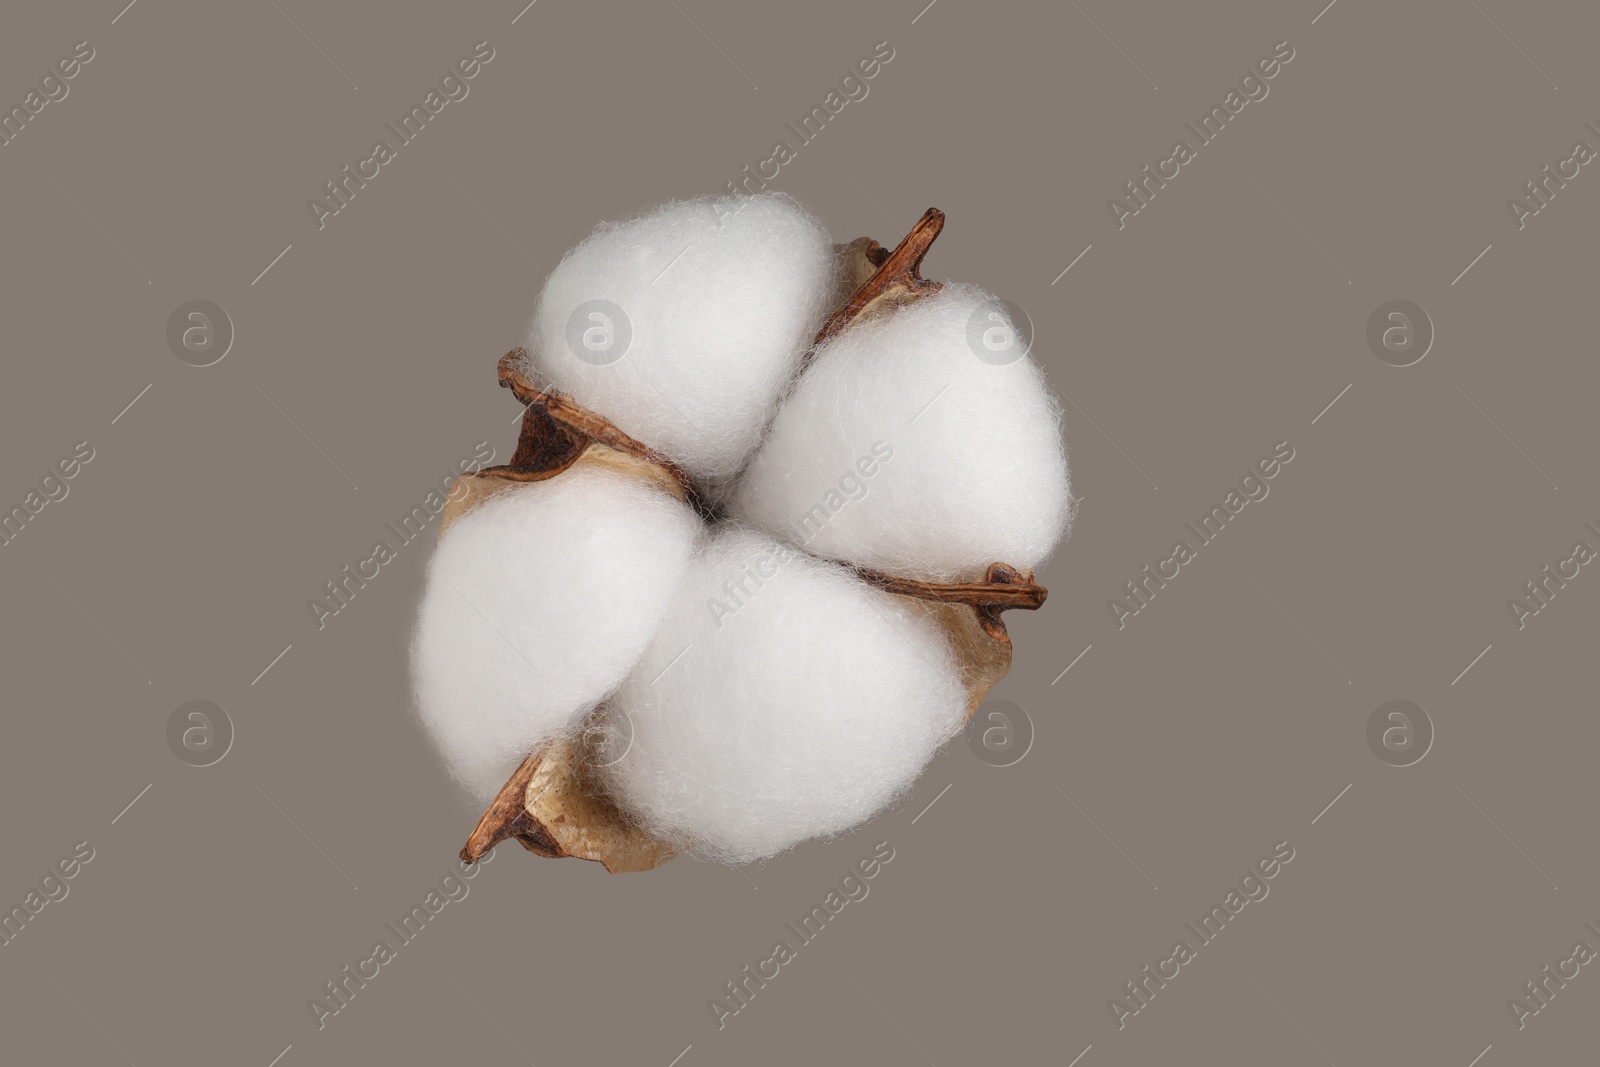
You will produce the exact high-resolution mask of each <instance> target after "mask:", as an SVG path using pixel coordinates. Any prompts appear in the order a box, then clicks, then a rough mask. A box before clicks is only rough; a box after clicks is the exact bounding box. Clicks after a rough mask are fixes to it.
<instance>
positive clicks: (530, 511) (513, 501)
mask: <svg viewBox="0 0 1600 1067" xmlns="http://www.w3.org/2000/svg"><path fill="white" fill-rule="evenodd" d="M700 531H701V525H700V522H699V519H698V518H697V517H696V516H695V515H694V513H693V512H692V511H691V510H690V509H689V508H688V507H687V506H686V505H684V504H682V503H679V502H678V501H677V500H674V499H673V498H671V497H669V496H667V495H666V494H665V493H662V492H660V491H658V490H656V489H653V488H651V487H650V486H648V485H644V484H641V483H639V482H638V481H636V480H634V479H632V478H629V477H628V476H626V475H623V474H618V473H616V472H613V471H608V470H596V469H594V468H587V467H582V466H579V467H574V468H572V469H571V470H568V471H566V472H564V473H562V474H559V475H557V476H556V477H554V478H551V479H549V480H547V481H542V482H530V483H528V484H526V485H519V486H516V487H514V488H510V489H505V490H502V491H501V492H499V493H497V494H495V495H494V496H492V497H490V498H489V499H488V500H487V501H485V502H484V503H482V504H480V505H479V506H478V507H476V508H474V509H473V510H471V511H469V512H467V514H465V515H464V516H462V517H461V518H459V519H457V520H456V521H455V522H454V523H452V524H451V526H450V529H449V530H448V531H446V533H445V535H444V537H443V538H442V539H441V540H440V542H439V545H438V547H437V549H436V550H435V552H434V556H433V561H432V563H431V564H430V565H429V567H428V579H427V585H426V589H425V590H424V592H423V597H422V608H421V612H420V615H419V619H418V622H417V628H416V633H415V637H414V639H413V644H412V674H413V682H414V690H415V696H416V704H417V708H418V711H419V713H420V715H421V717H422V721H423V724H424V725H425V726H426V727H427V729H428V733H429V734H430V735H431V736H432V738H433V741H434V744H435V745H436V746H437V747H438V748H439V750H440V751H441V753H442V754H443V755H444V759H445V762H446V763H447V764H448V765H449V768H450V771H451V773H452V774H453V775H454V776H455V778H456V779H457V780H458V781H459V782H460V783H461V784H462V786H464V787H465V788H466V790H467V791H468V792H469V793H470V794H471V795H472V798H473V800H474V801H476V802H477V803H479V804H480V805H481V804H485V803H487V802H488V801H489V800H490V799H491V798H492V797H493V796H494V794H495V793H496V792H497V791H498V790H499V789H500V787H501V786H502V785H504V784H505V780H506V779H507V778H509V777H510V776H511V773H512V771H514V770H516V768H517V765H518V764H519V763H521V762H522V760H523V758H524V757H526V756H527V755H528V754H529V753H530V752H531V751H532V750H533V749H534V748H536V747H537V746H538V745H540V744H541V743H543V742H544V741H546V740H548V739H550V738H551V737H553V736H555V735H557V734H560V733H562V732H563V731H566V730H568V729H570V728H572V727H573V726H574V725H575V724H576V722H577V720H578V719H580V718H581V717H582V715H583V714H584V713H585V712H586V711H588V710H590V709H591V708H593V707H594V706H595V704H596V703H598V702H599V701H600V699H601V698H602V697H604V696H605V694H606V693H607V692H608V691H610V690H611V689H612V688H614V687H615V686H616V685H617V684H618V683H619V682H621V681H622V679H623V677H624V676H625V675H626V674H627V673H628V671H629V669H630V668H632V667H633V665H634V663H635V661H637V660H638V658H639V656H640V654H641V653H642V652H643V651H644V648H645V646H646V644H647V643H648V642H649V640H650V637H651V635H652V634H654V632H655V629H656V626H657V624H658V623H659V622H660V620H661V618H662V615H663V613H664V612H665V610H666V608H667V606H668V604H669V603H670V602H671V597H672V592H673V590H674V589H675V588H676V586H677V584H678V582H679V580H680V579H681V577H682V575H683V572H684V568H685V567H686V566H687V564H688V561H689V557H690V555H691V553H692V549H693V545H694V542H695V539H696V537H697V536H698V535H699V533H700Z"/></svg>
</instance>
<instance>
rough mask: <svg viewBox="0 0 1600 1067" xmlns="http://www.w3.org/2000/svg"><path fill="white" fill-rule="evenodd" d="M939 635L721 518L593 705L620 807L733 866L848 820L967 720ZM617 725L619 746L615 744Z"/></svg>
mask: <svg viewBox="0 0 1600 1067" xmlns="http://www.w3.org/2000/svg"><path fill="white" fill-rule="evenodd" d="M966 703H967V696H966V692H965V690H964V689H963V687H962V683H961V668H960V667H959V666H958V665H957V663H956V661H955V659H954V657H953V655H952V653H951V651H950V647H949V643H948V640H947V639H946V637H945V636H944V633H943V631H942V630H941V629H940V628H939V627H938V625H937V624H936V623H935V622H934V621H933V620H932V619H931V618H929V617H928V616H927V615H926V614H925V613H923V612H921V611H919V610H918V609H917V608H915V607H908V606H906V605H905V604H904V603H903V602H902V601H900V600H898V599H897V598H895V597H892V596H890V595H888V594H887V593H884V592H882V591H881V590H878V589H876V588H874V587H872V586H869V585H867V584H866V583H865V582H863V581H861V580H860V579H859V578H856V577H855V576H854V575H853V574H851V573H850V572H849V571H848V570H847V569H845V568H843V567H840V566H838V565H837V564H834V563H827V562H823V561H820V560H816V559H812V558H810V557H808V556H806V555H804V554H803V553H799V552H796V551H795V550H794V549H792V548H790V547H788V546H787V545H782V544H779V543H777V542H775V541H772V540H770V539H768V538H767V537H765V536H763V535H761V534H758V533H754V532H751V531H746V530H741V529H737V528H733V527H724V528H723V529H722V530H720V531H719V532H718V533H717V534H716V535H715V536H714V538H713V539H712V540H711V542H710V543H709V544H708V545H707V546H706V547H705V548H704V549H702V551H701V554H700V555H698V556H697V557H696V558H695V560H694V562H693V563H691V564H690V566H689V570H688V573H687V575H686V576H685V578H684V582H683V586H682V588H681V589H680V590H679V592H678V593H677V594H676V596H675V597H674V598H673V603H672V607H671V609H670V610H669V611H668V613H667V618H666V620H665V622H664V623H663V624H662V627H661V629H660V631H659V632H658V634H657V636H656V638H655V640H654V641H652V642H651V644H650V648H649V649H648V651H646V653H645V655H644V658H643V659H642V660H641V661H640V662H639V665H638V666H637V667H636V668H635V669H634V671H633V672H632V673H631V674H630V675H629V676H628V680H627V681H626V682H625V683H623V686H622V688H621V689H620V690H618V691H617V693H616V694H615V695H614V696H613V697H612V698H611V699H610V700H608V701H607V704H606V715H607V717H608V720H609V723H610V725H609V727H608V729H609V731H610V732H611V736H610V738H609V739H608V742H607V745H606V746H604V749H603V750H604V751H607V752H614V751H617V750H622V753H623V754H622V755H621V756H620V758H616V757H615V756H608V757H607V758H608V759H610V760H612V762H610V763H609V765H607V766H605V767H604V768H603V771H602V773H603V774H604V775H605V777H606V782H607V785H608V787H609V789H610V791H611V793H612V795H613V796H614V797H615V798H616V799H617V800H618V802H619V804H620V806H621V807H622V809H623V810H624V811H625V812H627V813H628V814H629V815H630V816H631V817H633V818H634V819H636V820H638V822H639V823H640V824H641V825H643V826H644V827H645V828H646V829H648V830H651V831H652V832H654V833H655V834H657V835H658V836H662V837H665V838H667V839H669V840H674V841H679V842H684V843H687V844H689V845H691V846H693V847H695V848H697V849H698V850H699V851H700V853H701V854H703V855H705V856H707V857H708V858H714V859H717V860H721V861H725V862H730V863H744V862H749V861H751V860H755V859H759V858H761V857H764V856H770V855H773V854H775V853H778V852H782V851H784V850H785V849H788V848H791V847H793V846H794V845H796V844H798V843H799V842H801V841H804V840H806V839H807V838H812V837H826V836H830V835H834V834H838V833H840V832H842V831H845V830H848V829H849V828H850V827H852V826H855V825H856V824H858V823H861V822H863V821H865V820H866V819H869V818H871V817H872V816H873V815H874V814H876V813H878V812H879V811H881V810H882V809H883V808H885V807H886V806H887V805H889V804H891V803H892V802H893V801H895V800H896V799H897V798H899V797H902V796H903V795H904V794H905V793H906V791H907V790H909V789H910V787H911V785H912V783H913V782H914V781H915V780H916V778H917V776H918V774H920V773H921V771H922V769H923V767H924V766H925V765H926V764H927V762H928V761H929V760H930V759H931V758H932V757H933V755H934V753H935V752H936V751H938V749H939V747H940V746H941V745H943V744H944V742H945V741H947V740H949V739H950V738H951V737H952V736H954V735H955V734H956V733H957V732H958V731H959V730H960V729H961V727H962V724H963V723H964V721H965V718H966ZM630 729H631V744H628V743H627V736H628V732H629V730H630Z"/></svg>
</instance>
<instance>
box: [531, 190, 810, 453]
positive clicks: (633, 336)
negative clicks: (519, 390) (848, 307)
mask: <svg viewBox="0 0 1600 1067" xmlns="http://www.w3.org/2000/svg"><path fill="white" fill-rule="evenodd" d="M835 274H836V258H835V256H834V253H833V246H832V243H831V239H830V238H829V236H828V233H827V231H826V230H824V229H823V227H822V225H821V223H819V222H818V221H817V220H816V219H815V218H813V217H812V216H811V215H810V214H809V213H807V212H806V210H805V209H804V208H802V207H801V206H800V205H798V204H797V203H795V202H794V201H793V200H790V199H789V198H787V197H784V196H778V195H760V196H754V197H750V196H740V197H722V198H701V199H698V200H687V201H677V202H673V203H669V204H666V205H664V206H662V207H660V208H657V209H656V210H654V211H652V212H650V213H648V214H645V215H642V216H639V217H637V218H632V219H628V220H626V221H623V222H613V223H603V224H602V225H601V226H599V227H598V228H597V229H596V230H595V231H594V233H593V234H591V235H590V236H589V237H588V238H586V239H585V240H584V241H583V243H581V244H579V245H578V246H577V247H576V248H574V249H572V250H571V251H570V252H568V253H567V255H566V257H565V258H564V259H562V261H561V263H560V264H559V265H558V266H557V267H556V269H555V270H554V271H552V272H551V274H550V279H549V281H548V282H547V283H546V284H545V287H544V292H543V294H542V295H541V296H540V297H539V303H538V308H537V310H536V311H535V312H534V317H533V325H532V328H531V331H530V335H529V338H528V345H527V348H528V352H529V354H530V361H531V371H532V374H533V378H534V380H535V382H536V383H537V384H539V385H540V386H541V387H548V386H554V387H555V388H557V389H560V390H562V391H563V392H566V393H570V394H571V395H572V396H573V397H574V398H575V399H576V400H577V401H578V403H580V404H582V405H584V406H585V407H588V408H590V409H591V410H593V411H596V412H598V413H600V414H601V415H604V416H605V417H606V418H608V419H610V420H611V421H612V422H614V423H616V424H617V425H618V426H619V427H621V428H622V430H623V431H624V432H626V433H628V434H630V435H632V436H633V437H635V438H637V439H639V440H641V441H644V442H645V443H647V444H649V445H650V446H652V447H653V448H656V449H658V450H659V451H661V452H662V453H664V454H665V455H667V456H668V457H670V458H671V459H672V460H674V461H675V462H677V463H678V464H679V465H680V466H682V467H683V468H685V469H686V470H687V471H689V472H690V473H691V474H693V475H695V476H697V477H700V478H702V479H705V480H707V481H710V482H712V483H717V482H719V481H721V480H725V479H726V478H728V477H729V476H731V475H732V474H734V473H735V472H737V471H738V470H739V468H740V467H742V466H743V465H744V461H745V459H746V458H747V456H748V454H749V452H750V450H751V449H752V448H754V447H755V445H756V442H757V441H758V440H759V439H760V436H761V432H762V430H763V428H765V426H766V424H767V422H768V421H769V420H770V418H771V417H772V412H773V410H774V409H775V408H776V406H777V402H778V397H779V395H780V394H781V393H782V391H783V388H784V386H785V384H786V383H787V382H788V380H789V378H790V376H791V375H792V373H793V372H794V369H795V367H796V366H797V364H798V361H799V359H800V357H801V356H802V355H803V354H804V352H805V350H806V348H807V347H808V346H809V344H810V342H811V339H812V337H814V336H815V334H816V331H817V329H818V328H819V327H820V326H821V324H822V320H823V319H824V318H825V317H826V315H827V313H828V312H829V311H830V310H832V309H831V307H830V306H829V305H830V304H831V302H832V298H833V296H834V293H833V288H834V284H835ZM597 316H598V317H597Z"/></svg>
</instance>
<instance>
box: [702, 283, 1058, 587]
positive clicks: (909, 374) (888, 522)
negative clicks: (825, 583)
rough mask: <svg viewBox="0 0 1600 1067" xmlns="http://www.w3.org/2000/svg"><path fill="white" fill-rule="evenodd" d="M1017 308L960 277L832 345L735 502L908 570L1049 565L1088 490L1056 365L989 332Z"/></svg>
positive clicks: (892, 569)
mask: <svg viewBox="0 0 1600 1067" xmlns="http://www.w3.org/2000/svg"><path fill="white" fill-rule="evenodd" d="M991 313H995V314H998V315H999V316H1001V317H1000V318H990V314H991ZM1005 315H1006V313H1005V310H1004V307H1003V305H1001V304H999V303H998V301H996V300H995V298H993V297H992V296H990V295H988V294H987V293H984V292H983V291H982V290H980V289H978V288H976V287H973V286H967V285H949V286H946V287H945V288H944V289H943V290H941V291H940V292H939V293H937V294H935V295H933V296H931V297H927V298H925V299H922V300H919V301H918V302H916V303H914V304H911V305H910V306H908V307H906V308H903V309H901V310H900V311H898V312H895V313H894V314H892V315H889V316H887V317H884V318H879V319H874V320H869V321H865V322H862V323H859V324H857V325H855V326H852V327H851V328H850V329H848V330H846V331H845V332H844V333H842V334H840V335H839V336H838V337H837V338H836V339H834V340H833V341H831V342H829V343H828V344H827V345H824V346H823V348H822V349H821V350H820V351H819V352H818V353H817V354H816V356H815V357H814V360H813V362H812V363H811V365H810V367H809V368H808V369H807V370H806V372H805V374H804V376H803V377H802V378H800V380H799V382H798V383H797V385H796V386H795V389H794V391H793V393H792V394H791V395H790V396H789V397H788V398H787V399H786V400H785V401H784V404H783V407H782V408H781V409H780V411H779V413H778V416H777V418H776V419H775V420H774V421H773V424H772V429H771V432H770V433H769V434H768V435H767V439H766V441H765V442H764V443H763V444H762V446H761V448H760V450H759V451H758V452H757V453H756V455H755V457H754V458H753V459H752V460H751V462H750V466H749V467H748V469H747V470H746V471H745V474H744V475H743V477H742V478H741V479H740V482H739V484H738V485H737V486H736V487H735V488H734V490H733V492H732V499H731V501H730V504H729V513H730V514H731V515H732V516H733V517H734V518H736V519H738V520H740V521H742V522H746V523H749V524H751V525H754V526H758V527H760V528H762V529H764V530H767V531H768V532H770V533H772V534H773V535H774V536H778V537H782V538H784V539H786V540H789V541H791V542H793V543H795V544H799V545H802V546H804V547H805V548H806V549H807V551H810V552H813V553H815V554H818V555H822V556H828V557H831V558H835V559H842V560H847V561H849V562H851V563H854V564H857V565H859V566H863V567H869V568H873V569H876V570H880V571H883V572H886V573H889V574H893V575H895V576H897V577H907V578H919V579H922V580H925V581H970V580H975V579H978V578H981V577H982V576H983V573H984V570H985V569H986V568H987V567H988V565H989V564H991V563H995V562H1003V563H1009V564H1011V565H1012V566H1015V567H1021V568H1023V569H1032V568H1034V567H1036V566H1038V565H1039V564H1040V563H1042V562H1043V561H1044V560H1045V559H1047V558H1048V557H1049V555H1050V553H1051V551H1052V550H1053V549H1054V548H1055V545H1056V543H1057V541H1059V540H1060V539H1061V537H1062V536H1063V535H1064V534H1065V532H1066V530H1067V527H1068V525H1069V523H1070V520H1071V516H1072V508H1071V502H1072V494H1071V489H1070V487H1069V485H1068V481H1067V457H1066V452H1065V450H1064V448H1063V446H1062V441H1061V430H1060V411H1059V408H1058V406H1057V404H1056V401H1055V398H1054V396H1053V395H1052V394H1051V392H1050V390H1049V388H1048V386H1047V385H1046V383H1045V378H1044V374H1043V372H1042V371H1041V370H1040V369H1039V367H1038V366H1037V365H1036V364H1035V363H1034V362H1033V361H1032V360H1031V359H1030V358H1028V357H1026V356H1024V357H1023V358H1021V359H1017V360H1014V361H1012V362H1004V363H997V362H994V361H993V360H992V358H990V357H988V353H989V349H987V348H985V347H984V343H983V342H984V339H985V338H984V334H985V331H988V330H997V331H1002V332H1000V333H992V334H989V337H990V338H991V339H993V338H999V339H1001V340H1003V339H1004V338H1005V336H1006V335H1005V333H1004V332H1003V331H1006V330H1010V329H1013V327H1012V325H1011V323H1010V321H1009V319H1008V318H1006V317H1005ZM979 353H984V355H983V356H980V354H979Z"/></svg>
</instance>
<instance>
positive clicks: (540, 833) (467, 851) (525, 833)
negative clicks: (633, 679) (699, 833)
mask: <svg viewBox="0 0 1600 1067" xmlns="http://www.w3.org/2000/svg"><path fill="white" fill-rule="evenodd" d="M585 736H586V735H584V734H579V735H577V736H576V737H572V738H566V739H561V740H556V741H552V742H550V743H549V744H548V745H545V746H544V747H543V748H541V749H540V750H539V751H538V752H535V753H534V754H533V755H531V756H529V757H528V758H527V759H525V760H523V761H522V765H521V766H520V767H518V768H517V770H516V773H514V774H512V776H511V778H510V780H509V781H507V782H506V784H505V785H504V786H503V787H501V789H500V792H499V794H498V795H496V796H495V798H494V800H493V801H491V802H490V804H489V807H488V810H486V811H485V812H484V813H483V818H481V819H479V820H478V826H477V828H476V829H475V830H473V832H472V836H471V837H470V838H468V839H467V843H466V844H465V845H464V846H463V847H462V849H461V861H462V862H463V863H477V862H478V861H479V860H480V859H482V858H483V856H484V854H485V853H487V852H489V851H490V850H491V849H493V848H494V847H495V846H496V845H498V844H499V843H500V842H502V841H505V840H507V839H510V838H515V839H516V840H517V841H518V842H520V843H521V844H522V847H523V848H525V849H527V850H528V851H529V852H532V853H535V854H536V855H540V856H544V857H546V858H547V859H560V858H563V857H568V856H570V857H573V858H576V859H584V860H595V861H596V862H598V863H602V864H604V865H605V868H606V870H608V871H610V872H611V873H612V874H623V873H625V872H629V871H647V870H649V869H650V868H652V867H657V866H660V865H661V864H663V863H665V862H666V861H667V860H669V859H671V858H672V857H673V856H675V855H677V852H678V850H677V848H675V847H674V846H672V845H670V844H667V843H666V842H663V841H660V840H658V839H656V838H654V837H651V836H650V835H649V834H646V833H645V832H644V831H642V830H640V829H638V828H637V827H636V826H634V825H633V824H632V823H630V822H629V821H628V820H627V819H625V818H624V817H623V815H622V813H621V812H620V811H618V810H617V806H616V805H615V804H614V803H612V801H611V799H610V798H609V797H608V796H606V795H605V793H604V791H602V790H601V789H600V788H599V786H598V784H597V783H596V782H595V781H594V779H593V770H592V768H593V763H592V760H591V753H590V751H589V747H588V744H587V743H586V741H585V739H584V738H585Z"/></svg>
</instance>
